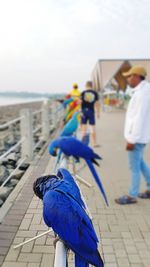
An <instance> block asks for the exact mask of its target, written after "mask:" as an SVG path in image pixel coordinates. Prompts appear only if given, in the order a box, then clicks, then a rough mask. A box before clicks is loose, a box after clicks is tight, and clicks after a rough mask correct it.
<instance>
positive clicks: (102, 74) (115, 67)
mask: <svg viewBox="0 0 150 267" xmlns="http://www.w3.org/2000/svg"><path fill="white" fill-rule="evenodd" d="M133 65H141V66H143V67H145V68H146V70H147V74H148V75H147V80H149V81H150V59H122V60H121V59H120V60H117V59H116V60H115V59H111V60H109V59H106V60H105V59H103V60H98V62H97V63H96V65H95V67H94V69H93V71H92V75H91V79H92V81H93V84H94V88H95V89H96V90H97V91H100V90H104V89H105V88H113V89H115V90H117V91H119V90H123V91H125V90H126V88H127V83H126V80H125V78H124V77H123V76H122V72H126V71H128V70H129V69H130V67H131V66H133Z"/></svg>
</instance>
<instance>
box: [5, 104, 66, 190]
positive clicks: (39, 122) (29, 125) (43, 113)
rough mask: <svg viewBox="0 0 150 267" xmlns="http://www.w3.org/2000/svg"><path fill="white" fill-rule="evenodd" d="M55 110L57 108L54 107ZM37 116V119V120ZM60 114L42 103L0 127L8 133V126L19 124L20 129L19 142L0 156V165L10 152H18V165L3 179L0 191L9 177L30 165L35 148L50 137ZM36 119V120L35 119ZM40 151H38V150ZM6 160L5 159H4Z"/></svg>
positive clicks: (25, 110)
mask: <svg viewBox="0 0 150 267" xmlns="http://www.w3.org/2000/svg"><path fill="white" fill-rule="evenodd" d="M56 109H57V107H56ZM37 116H39V118H38V119H37ZM61 116H62V113H61V114H57V120H56V112H55V109H54V108H53V110H52V108H51V105H50V104H49V103H48V101H47V102H44V103H43V105H42V109H40V110H37V111H34V112H32V111H31V110H30V109H23V110H21V112H20V117H19V118H16V119H13V120H11V121H8V122H6V123H4V124H2V125H0V130H1V131H2V130H3V131H5V130H7V131H9V133H11V129H9V127H10V126H12V125H14V127H15V124H16V123H19V127H20V133H19V135H20V140H18V142H16V143H15V144H14V145H12V146H11V147H10V148H9V149H7V150H6V151H5V152H4V153H3V154H2V155H0V165H1V164H2V163H3V160H4V159H5V158H6V157H7V156H8V155H9V154H10V153H12V152H15V151H16V149H19V151H20V158H19V159H18V160H19V163H18V164H17V166H16V168H15V169H14V170H13V171H12V172H11V173H10V174H9V175H8V177H6V178H5V181H4V182H3V183H2V184H1V186H0V189H1V188H2V187H4V186H5V185H6V184H7V183H8V182H9V180H10V179H11V177H12V176H13V175H14V174H15V173H16V171H17V170H18V169H19V168H20V166H21V165H22V164H23V163H26V162H27V163H30V162H31V161H32V160H33V159H34V158H35V155H36V150H37V148H40V146H41V145H42V144H43V143H46V142H47V141H48V139H49V137H50V131H51V129H52V127H53V128H54V129H55V128H56V127H57V123H58V122H59V120H60V119H61ZM35 117H36V118H35ZM37 133H39V136H38V138H36V139H37V141H35V137H36V134H37ZM39 150H40V149H39ZM6 159H7V158H6Z"/></svg>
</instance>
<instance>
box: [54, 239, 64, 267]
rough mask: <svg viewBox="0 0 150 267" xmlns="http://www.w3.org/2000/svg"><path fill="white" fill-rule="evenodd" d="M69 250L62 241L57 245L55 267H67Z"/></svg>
mask: <svg viewBox="0 0 150 267" xmlns="http://www.w3.org/2000/svg"><path fill="white" fill-rule="evenodd" d="M66 261H67V248H66V247H65V245H64V243H63V242H62V241H61V240H58V241H57V243H56V252H55V260H54V267H66Z"/></svg>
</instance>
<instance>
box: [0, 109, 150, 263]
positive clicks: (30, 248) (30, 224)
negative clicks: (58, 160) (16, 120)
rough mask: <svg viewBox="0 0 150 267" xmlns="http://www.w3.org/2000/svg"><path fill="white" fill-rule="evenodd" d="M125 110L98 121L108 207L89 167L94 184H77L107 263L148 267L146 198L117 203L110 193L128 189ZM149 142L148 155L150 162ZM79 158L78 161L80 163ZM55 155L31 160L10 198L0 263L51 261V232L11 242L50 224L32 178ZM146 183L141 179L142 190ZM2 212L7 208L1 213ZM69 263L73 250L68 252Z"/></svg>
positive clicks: (149, 209)
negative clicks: (35, 237) (33, 239)
mask: <svg viewBox="0 0 150 267" xmlns="http://www.w3.org/2000/svg"><path fill="white" fill-rule="evenodd" d="M123 121H124V112H123V111H113V112H111V113H102V115H101V119H100V120H99V122H98V125H97V132H98V141H99V143H100V144H101V147H100V148H98V149H96V152H98V153H99V154H100V155H102V157H103V161H101V167H100V168H99V169H98V172H99V174H100V175H101V177H102V180H103V184H104V187H105V190H106V192H107V196H108V199H109V204H110V206H109V207H106V205H105V203H104V201H103V199H102V197H101V196H100V194H99V191H98V189H97V188H96V185H95V182H94V181H93V179H92V177H91V174H90V172H89V170H88V168H85V169H84V170H82V171H81V172H80V176H82V177H84V178H86V179H87V181H89V182H90V183H92V185H93V187H92V189H89V188H86V187H85V186H84V185H81V190H82V193H83V195H84V196H85V199H86V202H87V204H88V206H89V209H90V211H91V213H92V216H93V223H94V227H95V229H96V232H97V234H98V236H99V237H100V240H101V242H100V246H99V248H100V252H101V255H102V256H103V258H104V261H105V267H150V201H149V200H139V201H138V204H134V205H129V206H119V205H117V204H115V202H114V198H116V197H118V196H120V195H122V194H125V193H127V189H128V186H129V171H128V162H127V153H126V151H125V149H124V147H125V142H124V139H123ZM149 152H150V148H148V147H147V150H146V158H147V160H148V161H149V162H150V153H149ZM82 164H83V163H82V162H81V165H82ZM53 165H54V160H53V159H52V158H51V159H49V155H48V153H47V151H45V153H44V155H43V156H42V158H41V159H40V160H39V161H38V160H37V161H36V162H34V163H33V164H32V166H31V167H30V168H29V170H28V171H27V172H26V174H25V175H24V177H23V179H22V180H21V182H19V184H18V185H17V187H16V188H15V190H14V192H13V193H12V195H11V196H10V197H9V198H8V200H7V203H5V206H4V205H3V210H1V211H0V213H1V217H4V219H3V220H2V223H1V225H0V266H2V267H51V266H53V259H54V247H53V237H51V236H48V235H46V236H44V237H42V238H40V239H37V240H36V241H33V242H31V243H29V244H26V245H24V246H23V247H21V248H19V249H16V250H14V249H13V246H14V245H16V244H19V243H20V242H22V241H24V240H27V239H28V238H31V237H34V236H35V235H37V234H39V233H43V231H46V230H47V229H48V228H47V227H46V226H45V224H44V223H43V221H42V205H41V202H40V201H39V200H38V199H37V198H36V197H35V196H34V195H33V191H32V184H33V181H34V179H35V178H37V177H39V176H40V175H41V174H43V173H47V174H48V173H50V172H51V170H53ZM143 189H144V183H143V182H142V186H141V190H143ZM5 213H6V214H5ZM69 266H71V267H72V266H74V265H73V255H72V254H70V255H69Z"/></svg>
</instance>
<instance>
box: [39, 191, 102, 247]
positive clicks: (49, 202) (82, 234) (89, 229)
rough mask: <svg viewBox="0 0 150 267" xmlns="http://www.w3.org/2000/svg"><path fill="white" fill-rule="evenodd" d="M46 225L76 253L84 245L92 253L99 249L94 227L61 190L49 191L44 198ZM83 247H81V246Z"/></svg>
mask: <svg viewBox="0 0 150 267" xmlns="http://www.w3.org/2000/svg"><path fill="white" fill-rule="evenodd" d="M43 204H44V207H43V215H44V220H45V223H46V224H47V225H48V226H51V227H52V228H53V230H54V231H55V232H56V233H57V234H58V235H59V237H60V238H61V239H62V240H63V241H64V242H66V243H67V244H68V245H69V247H71V248H72V249H73V250H74V251H75V250H77V251H78V250H80V248H81V247H82V243H83V245H84V246H85V249H86V247H87V249H90V250H91V251H93V250H95V249H96V248H97V236H96V233H95V231H94V228H93V225H92V223H91V221H90V219H89V217H88V215H87V214H86V213H85V211H84V210H83V209H82V208H81V207H80V205H79V204H78V203H77V202H76V201H75V200H74V199H72V198H70V197H69V196H66V195H65V194H63V193H62V192H60V191H59V190H53V191H49V192H47V193H46V194H45V195H44V198H43ZM80 245H81V246H80Z"/></svg>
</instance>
